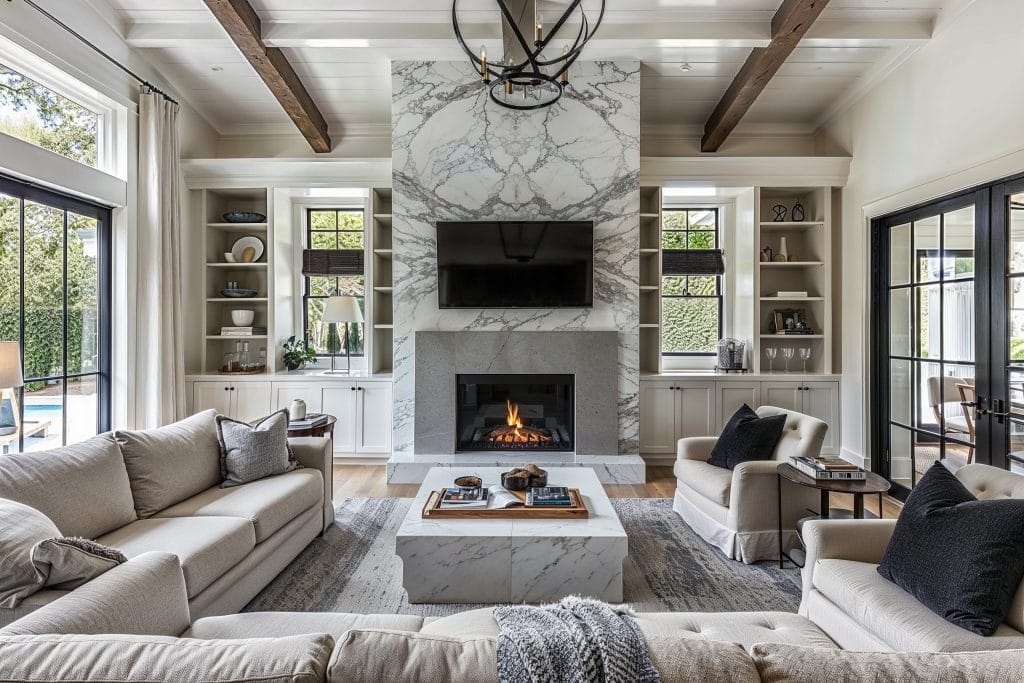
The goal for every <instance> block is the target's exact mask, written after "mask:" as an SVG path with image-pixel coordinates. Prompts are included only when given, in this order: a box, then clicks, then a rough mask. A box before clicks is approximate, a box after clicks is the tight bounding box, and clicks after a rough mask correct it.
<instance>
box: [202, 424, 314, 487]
mask: <svg viewBox="0 0 1024 683" xmlns="http://www.w3.org/2000/svg"><path fill="white" fill-rule="evenodd" d="M217 438H219V439H220V450H221V454H220V463H221V464H220V469H221V476H222V477H223V479H224V482H223V483H222V484H221V488H228V487H230V486H241V485H242V484H248V483H249V482H251V481H256V480H257V479H263V478H264V477H272V476H274V475H275V474H284V473H285V472H288V471H289V470H292V469H295V465H294V463H293V462H292V452H291V449H289V447H288V411H287V410H279V411H277V412H276V413H272V414H270V415H268V416H267V417H265V418H263V419H262V420H260V421H258V422H255V423H253V424H251V425H250V424H248V423H245V422H239V421H238V420H232V419H231V418H229V417H224V416H223V415H218V416H217Z"/></svg>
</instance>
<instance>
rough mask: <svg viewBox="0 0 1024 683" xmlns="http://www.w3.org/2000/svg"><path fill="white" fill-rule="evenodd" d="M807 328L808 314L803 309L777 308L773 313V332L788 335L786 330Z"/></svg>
mask: <svg viewBox="0 0 1024 683" xmlns="http://www.w3.org/2000/svg"><path fill="white" fill-rule="evenodd" d="M801 326H802V327H803V328H804V329H806V328H807V313H806V311H805V310H804V309H802V308H776V309H775V310H773V311H772V332H774V333H775V334H786V330H787V329H788V330H794V331H795V330H798V329H801Z"/></svg>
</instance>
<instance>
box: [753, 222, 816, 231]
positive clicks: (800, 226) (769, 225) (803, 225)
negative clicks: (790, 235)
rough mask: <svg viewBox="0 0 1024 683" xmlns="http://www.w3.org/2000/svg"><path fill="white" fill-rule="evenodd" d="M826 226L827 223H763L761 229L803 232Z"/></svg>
mask: <svg viewBox="0 0 1024 683" xmlns="http://www.w3.org/2000/svg"><path fill="white" fill-rule="evenodd" d="M821 225H825V221H761V228H762V229H764V228H775V229H785V230H802V229H806V228H816V227H818V226H821Z"/></svg>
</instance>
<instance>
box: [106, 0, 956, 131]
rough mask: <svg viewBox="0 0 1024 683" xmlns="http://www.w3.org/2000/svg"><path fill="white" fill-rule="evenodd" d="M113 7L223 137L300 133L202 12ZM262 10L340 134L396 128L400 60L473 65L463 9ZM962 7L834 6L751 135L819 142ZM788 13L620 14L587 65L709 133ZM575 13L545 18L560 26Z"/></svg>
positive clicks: (888, 0)
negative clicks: (626, 77) (638, 84)
mask: <svg viewBox="0 0 1024 683" xmlns="http://www.w3.org/2000/svg"><path fill="white" fill-rule="evenodd" d="M103 1H105V2H107V3H108V4H109V5H110V6H111V7H112V8H113V9H114V10H115V12H116V14H117V16H118V17H119V19H120V23H121V25H120V26H119V28H120V30H121V31H122V32H123V34H124V36H125V38H126V39H127V40H128V42H129V43H130V44H132V45H133V46H135V47H136V48H139V49H141V50H144V51H145V53H146V55H147V57H148V58H149V59H150V61H152V62H153V64H154V65H155V66H156V67H157V68H159V69H160V70H161V72H162V73H164V75H165V76H166V77H167V78H169V79H170V80H171V82H172V83H173V84H174V86H175V87H176V88H177V89H179V90H180V91H181V93H182V94H183V96H184V97H185V98H186V99H188V101H189V102H190V103H191V104H192V105H193V107H195V109H196V110H198V111H199V112H200V113H201V114H202V115H203V116H204V117H206V118H207V119H208V120H209V122H210V123H211V124H212V125H213V126H214V127H215V128H217V129H218V131H220V132H221V133H222V134H224V135H244V134H277V133H293V132H295V129H294V127H293V126H292V124H291V122H290V120H289V119H288V117H287V116H286V115H285V113H284V111H283V110H282V109H281V107H280V106H279V105H278V104H277V102H276V101H275V100H274V98H273V97H272V96H271V95H270V92H269V91H268V90H267V88H266V86H264V84H263V83H262V81H260V79H259V78H258V77H257V76H256V73H255V72H254V71H253V70H252V68H251V67H250V66H249V64H248V63H247V62H246V61H245V60H244V59H243V58H242V56H241V54H240V53H239V52H238V51H237V49H236V48H235V47H234V45H233V44H232V43H231V42H230V40H229V39H228V37H227V34H226V33H225V32H224V31H223V29H221V27H220V26H219V25H218V24H217V23H216V21H215V20H214V18H213V16H212V15H211V14H210V12H209V11H208V10H207V8H206V6H205V5H204V3H203V2H202V0H103ZM250 1H251V3H252V5H253V7H254V8H255V9H256V10H257V12H258V13H259V15H260V17H261V19H262V20H263V35H264V42H266V43H267V44H268V45H274V46H278V47H281V48H283V49H284V51H285V53H286V54H287V56H288V58H289V59H290V60H291V62H292V65H293V66H294V67H295V70H296V71H297V72H298V74H299V76H300V77H301V78H302V81H303V83H304V84H305V85H306V88H307V89H308V90H309V92H310V94H311V95H312V97H313V99H314V100H315V101H316V103H317V104H318V106H319V107H320V110H321V111H322V112H323V114H324V117H325V118H326V119H327V121H328V123H329V124H330V125H331V127H332V129H338V130H345V129H348V130H353V129H357V128H362V127H365V128H366V129H368V130H369V129H372V128H374V127H378V128H385V127H388V126H390V89H391V82H390V65H389V62H390V60H392V59H438V60H455V59H464V58H465V57H464V55H462V53H461V51H460V50H459V48H458V46H457V45H456V43H455V40H454V35H453V33H452V28H451V0H344V1H338V0H250ZM954 2H960V0H831V2H830V3H829V6H828V8H827V9H826V10H825V12H824V14H823V15H822V17H821V19H820V20H819V21H818V23H817V24H816V25H815V26H814V27H813V28H812V29H811V32H810V34H809V35H808V37H807V38H806V39H805V40H804V41H803V42H802V43H801V46H800V47H799V48H797V50H796V51H795V52H794V54H793V55H792V56H791V57H790V59H789V60H788V62H787V63H786V64H785V65H784V66H783V67H782V70H781V71H780V72H779V74H778V75H777V76H776V77H775V78H774V79H773V80H772V82H771V83H770V84H769V85H768V88H767V89H766V90H765V92H764V93H763V94H762V95H761V97H760V98H759V99H758V101H757V102H756V103H755V105H754V106H753V108H752V109H751V111H750V112H749V114H748V115H747V117H746V119H745V120H744V124H745V125H746V126H748V127H750V128H751V129H755V128H756V127H758V126H762V127H764V128H766V129H767V128H769V127H771V128H772V129H773V130H782V129H785V130H792V131H793V132H800V131H805V132H810V131H813V130H814V129H815V128H817V127H818V126H819V125H821V124H822V123H824V122H826V121H828V120H829V119H830V118H831V117H832V116H834V115H835V114H836V113H837V112H839V111H840V110H841V109H842V108H843V107H845V106H846V105H848V104H849V103H850V102H852V101H853V100H854V99H855V98H856V97H858V96H859V95H861V94H863V92H864V91H866V90H867V89H868V88H870V87H871V85H873V84H874V83H875V82H877V80H878V79H880V78H881V77H883V76H884V75H885V74H887V73H888V71H889V70H891V69H892V68H893V67H894V66H895V65H898V64H899V63H901V61H902V60H904V59H905V58H906V57H907V56H908V55H909V54H911V53H912V52H913V51H914V50H916V49H918V48H920V47H921V46H922V45H923V44H924V43H925V42H926V41H927V40H928V39H929V38H930V37H931V35H932V30H933V27H934V25H935V21H936V19H937V17H938V16H939V14H940V12H942V11H943V9H944V6H947V5H950V4H954ZM780 3H781V0H607V7H608V11H607V15H606V17H605V23H604V25H602V27H601V29H600V31H599V32H598V34H597V36H596V37H595V38H594V39H593V40H592V41H591V43H590V44H589V45H588V47H587V49H586V51H585V52H584V54H583V59H588V60H596V59H612V58H625V59H639V60H641V61H642V62H643V81H642V94H641V117H642V124H643V126H644V128H645V129H646V130H651V127H658V128H662V127H664V128H666V129H667V128H669V127H671V128H675V129H679V130H681V131H686V130H690V131H699V130H700V129H701V128H702V127H703V125H704V122H705V121H706V120H707V118H708V116H709V115H710V113H711V111H712V109H714V106H715V104H717V102H718V100H719V99H720V98H721V96H722V94H723V93H724V92H725V89H726V87H727V86H728V85H729V83H730V81H731V80H732V78H733V77H734V76H735V75H736V72H737V71H738V70H739V68H740V66H741V65H742V63H743V61H744V60H745V59H746V57H747V55H748V54H749V53H750V50H751V48H753V47H759V46H765V45H767V43H768V41H769V38H770V23H771V17H772V15H773V14H774V12H775V10H776V9H778V6H779V4H780ZM598 4H599V3H598V2H596V0H585V2H584V5H585V6H586V7H588V8H591V9H593V8H595V7H596V6H597V5H598ZM458 5H459V10H460V14H459V16H460V21H461V24H462V25H463V31H464V34H465V35H466V37H467V42H469V43H470V44H471V45H473V46H476V45H478V44H486V45H487V47H488V52H489V53H490V54H492V55H493V54H499V53H500V39H499V30H500V29H499V25H498V19H499V15H498V12H497V10H496V9H495V8H496V5H495V3H494V0H459V3H458ZM564 5H565V0H559V1H558V2H546V3H544V4H543V5H542V7H543V8H544V9H545V10H547V12H546V14H547V15H548V16H550V17H551V18H550V19H549V20H548V22H549V25H550V22H552V21H554V19H555V18H556V17H557V15H558V14H560V11H559V7H563V6H564ZM588 11H589V10H588ZM591 16H594V15H593V14H592V15H591ZM555 47H556V49H557V46H555ZM684 64H686V65H688V67H689V68H688V70H687V71H683V70H682V68H681V67H682V65H684Z"/></svg>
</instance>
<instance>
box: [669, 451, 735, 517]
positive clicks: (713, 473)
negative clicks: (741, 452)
mask: <svg viewBox="0 0 1024 683" xmlns="http://www.w3.org/2000/svg"><path fill="white" fill-rule="evenodd" d="M673 473H674V474H675V475H676V479H678V480H679V481H681V482H683V483H684V484H686V485H687V486H689V487H690V488H691V489H693V490H694V491H696V492H697V493H699V494H700V495H702V496H704V497H705V498H707V499H708V500H710V501H713V502H715V503H717V504H719V505H721V506H722V507H729V497H730V493H731V492H732V470H727V469H725V468H723V467H716V466H714V465H711V464H709V463H706V462H703V461H701V460H676V464H675V467H674V468H673Z"/></svg>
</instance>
